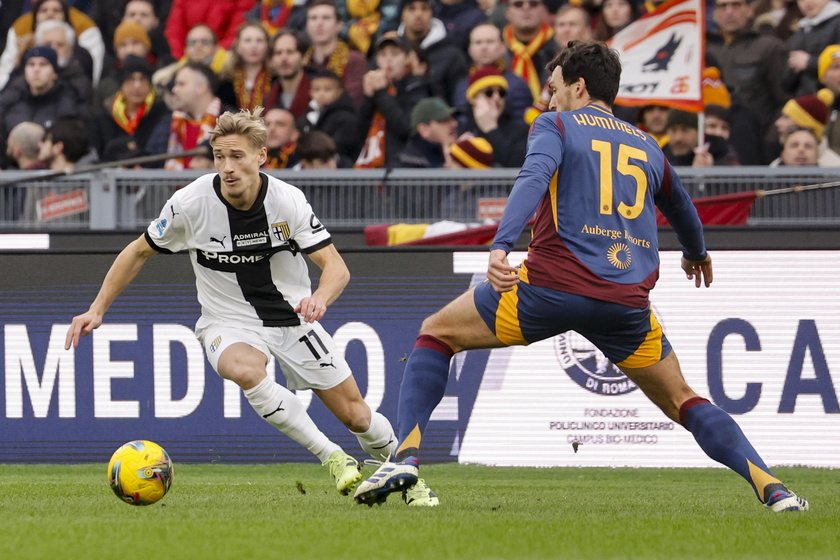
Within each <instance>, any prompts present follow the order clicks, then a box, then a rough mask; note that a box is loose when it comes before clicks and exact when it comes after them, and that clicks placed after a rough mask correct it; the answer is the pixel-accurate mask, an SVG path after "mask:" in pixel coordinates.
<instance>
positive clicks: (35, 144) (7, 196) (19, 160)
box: [0, 122, 47, 221]
mask: <svg viewBox="0 0 840 560" xmlns="http://www.w3.org/2000/svg"><path fill="white" fill-rule="evenodd" d="M43 137H44V127H42V126H41V125H39V124H37V123H32V122H22V123H20V124H18V125H17V126H15V127H14V128H13V129H12V131H11V132H10V133H9V139H8V142H7V147H6V155H7V156H8V158H9V161H10V162H12V163H13V164H14V165H15V166H16V167H17V168H18V169H20V170H21V171H32V170H35V169H46V167H47V166H46V164H44V163H43V162H42V161H41V160H39V159H38V152H39V150H40V148H39V144H40V142H41V139H42V138H43ZM26 191H27V187H26V186H17V185H14V184H12V185H8V184H7V185H4V186H3V188H2V191H0V192H2V199H1V200H2V212H0V220H4V221H6V220H18V219H20V217H21V215H22V214H23V208H24V204H25V202H26Z"/></svg>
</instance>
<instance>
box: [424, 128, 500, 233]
mask: <svg viewBox="0 0 840 560" xmlns="http://www.w3.org/2000/svg"><path fill="white" fill-rule="evenodd" d="M493 165H494V161H493V146H491V145H490V142H488V141H487V140H485V139H484V138H465V139H463V140H459V141H458V142H456V143H455V144H452V146H450V147H449V157H448V158H446V164H445V166H444V167H446V168H447V169H479V170H486V169H490V168H492V167H493ZM448 191H449V192H447V193H446V194H445V195H444V196H443V199H442V200H441V204H440V217H441V218H443V219H444V220H455V221H460V222H474V221H476V220H478V219H479V217H478V212H479V211H478V205H479V200H480V199H481V198H507V196H508V192H509V189H507V188H505V187H501V186H489V185H481V184H479V185H476V184H474V183H472V182H470V183H463V184H460V185H453V186H451V187H449V188H448Z"/></svg>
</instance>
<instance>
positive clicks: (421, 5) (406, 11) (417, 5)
mask: <svg viewBox="0 0 840 560" xmlns="http://www.w3.org/2000/svg"><path fill="white" fill-rule="evenodd" d="M401 17H402V22H403V23H404V24H405V28H406V31H408V32H409V33H410V34H411V35H426V34H427V33H428V32H429V30H430V29H431V28H432V6H431V4H429V3H428V2H411V3H410V4H406V5H405V7H404V8H403V11H402V15H401Z"/></svg>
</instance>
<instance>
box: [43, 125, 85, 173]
mask: <svg viewBox="0 0 840 560" xmlns="http://www.w3.org/2000/svg"><path fill="white" fill-rule="evenodd" d="M44 138H47V139H49V140H51V141H52V143H53V144H55V143H57V142H61V143H62V144H64V149H63V150H62V152H61V153H62V154H63V155H64V159H66V160H67V161H69V162H70V163H76V162H77V161H79V160H80V159H82V156H84V155H85V154H86V153H88V151H89V147H88V142H89V141H90V139H89V137H88V133H87V126H85V122H84V121H83V120H82V119H80V118H78V117H61V118H58V119H56V120H55V122H53V123H52V125H51V126H50V127H49V128H47V129H46V130H45V131H44Z"/></svg>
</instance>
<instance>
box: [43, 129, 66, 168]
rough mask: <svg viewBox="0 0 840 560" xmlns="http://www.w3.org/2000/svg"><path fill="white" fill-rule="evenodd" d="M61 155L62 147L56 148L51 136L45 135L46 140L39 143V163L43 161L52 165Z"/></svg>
mask: <svg viewBox="0 0 840 560" xmlns="http://www.w3.org/2000/svg"><path fill="white" fill-rule="evenodd" d="M60 153H61V149H60V146H56V145H55V144H54V143H53V141H52V137H50V135H49V134H46V133H45V134H44V138H43V139H42V140H41V141H40V142H38V161H42V162H44V163H46V164H47V165H50V164H51V163H52V162H53V160H54V159H55V157H56V156H57V155H58V154H60Z"/></svg>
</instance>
